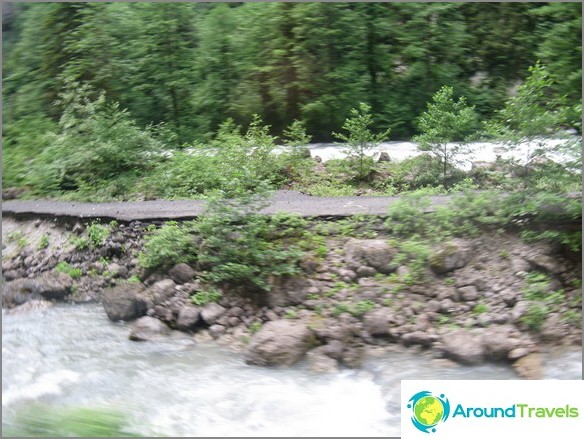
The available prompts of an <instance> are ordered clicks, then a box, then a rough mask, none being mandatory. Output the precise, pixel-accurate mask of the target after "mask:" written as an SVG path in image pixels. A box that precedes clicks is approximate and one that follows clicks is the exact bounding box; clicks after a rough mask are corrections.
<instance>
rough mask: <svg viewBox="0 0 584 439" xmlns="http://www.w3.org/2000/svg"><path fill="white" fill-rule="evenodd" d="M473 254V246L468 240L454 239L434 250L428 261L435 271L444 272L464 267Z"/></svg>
mask: <svg viewBox="0 0 584 439" xmlns="http://www.w3.org/2000/svg"><path fill="white" fill-rule="evenodd" d="M471 255H472V248H471V245H470V243H469V242H468V241H464V240H462V239H453V240H452V241H450V242H447V243H446V244H443V245H442V246H440V247H439V248H438V249H436V250H434V251H433V252H432V254H431V255H430V257H429V258H428V262H429V263H430V268H432V270H433V271H434V272H435V273H437V274H444V273H448V272H449V271H453V270H456V269H457V268H462V267H464V266H465V265H466V264H468V261H469V260H470V257H471Z"/></svg>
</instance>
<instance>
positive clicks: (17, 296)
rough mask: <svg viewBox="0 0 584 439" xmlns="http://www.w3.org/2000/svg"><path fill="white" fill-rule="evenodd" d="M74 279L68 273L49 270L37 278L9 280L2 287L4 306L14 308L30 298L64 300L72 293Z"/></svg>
mask: <svg viewBox="0 0 584 439" xmlns="http://www.w3.org/2000/svg"><path fill="white" fill-rule="evenodd" d="M72 286H73V279H72V278H71V276H69V275H68V274H66V273H58V272H47V273H43V274H41V275H40V276H39V277H35V278H29V279H25V278H19V279H14V280H12V281H8V282H6V283H5V284H4V286H3V288H2V299H3V306H5V307H7V308H12V307H14V306H17V305H22V304H23V303H25V302H27V301H28V300H38V299H49V300H50V299H56V300H62V299H64V298H65V297H66V296H68V295H69V294H71V287H72Z"/></svg>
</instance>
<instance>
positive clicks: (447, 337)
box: [442, 329, 485, 365]
mask: <svg viewBox="0 0 584 439" xmlns="http://www.w3.org/2000/svg"><path fill="white" fill-rule="evenodd" d="M442 349H443V351H444V353H445V355H446V356H447V357H448V358H450V359H452V360H454V361H457V362H459V363H461V364H467V365H472V364H479V363H481V362H482V361H483V358H484V355H485V350H484V347H483V344H482V340H481V338H480V337H478V336H476V335H474V334H472V333H470V332H469V331H468V330H466V329H456V330H454V331H451V332H448V333H446V334H444V335H443V336H442Z"/></svg>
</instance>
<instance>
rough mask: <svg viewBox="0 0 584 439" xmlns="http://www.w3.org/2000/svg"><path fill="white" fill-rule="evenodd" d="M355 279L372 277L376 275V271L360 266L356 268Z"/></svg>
mask: <svg viewBox="0 0 584 439" xmlns="http://www.w3.org/2000/svg"><path fill="white" fill-rule="evenodd" d="M355 274H356V275H357V277H372V276H375V275H376V274H377V270H375V268H373V267H368V266H366V265H361V266H360V267H358V268H357V270H356V273H355Z"/></svg>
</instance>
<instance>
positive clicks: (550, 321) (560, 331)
mask: <svg viewBox="0 0 584 439" xmlns="http://www.w3.org/2000/svg"><path fill="white" fill-rule="evenodd" d="M569 333H570V325H569V324H568V323H567V322H566V321H564V320H563V319H562V316H561V315H560V313H552V314H549V315H548V316H547V317H546V319H545V321H544V322H543V325H542V326H541V331H540V336H541V338H542V340H545V341H558V340H562V339H564V338H565V337H567V336H568V334H569Z"/></svg>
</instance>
